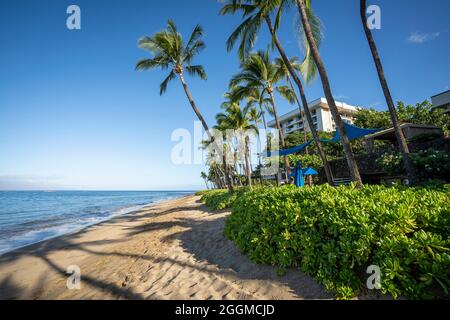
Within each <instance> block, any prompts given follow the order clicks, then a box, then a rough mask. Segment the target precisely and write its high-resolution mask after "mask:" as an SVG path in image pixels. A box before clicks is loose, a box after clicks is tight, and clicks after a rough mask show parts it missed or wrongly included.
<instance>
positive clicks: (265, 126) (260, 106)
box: [259, 105, 267, 130]
mask: <svg viewBox="0 0 450 320" xmlns="http://www.w3.org/2000/svg"><path fill="white" fill-rule="evenodd" d="M259 108H260V109H261V117H262V120H263V124H264V129H265V130H267V122H266V117H265V116H264V113H265V112H264V110H263V107H262V105H259Z"/></svg>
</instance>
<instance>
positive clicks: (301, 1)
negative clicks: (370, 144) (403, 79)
mask: <svg viewBox="0 0 450 320" xmlns="http://www.w3.org/2000/svg"><path fill="white" fill-rule="evenodd" d="M296 2H297V6H298V10H299V13H300V17H301V20H302V24H303V28H304V30H305V35H306V39H307V40H308V44H309V47H310V49H311V52H312V55H313V58H314V61H315V63H316V66H317V69H318V71H319V74H320V79H321V81H322V86H323V91H324V93H325V97H326V99H327V102H328V106H329V107H330V111H331V114H332V115H333V118H334V121H335V122H336V126H337V129H338V131H339V134H340V135H341V142H342V145H343V147H344V153H345V157H346V159H347V164H348V167H349V170H350V176H351V178H352V180H353V181H354V182H355V183H356V186H357V187H358V188H361V187H362V186H363V183H362V179H361V176H360V174H359V170H358V165H357V163H356V160H355V156H354V155H353V151H352V148H351V146H350V140H349V139H348V136H347V133H346V132H345V127H344V122H343V121H342V119H341V116H340V114H339V110H338V108H337V106H336V102H335V101H334V98H333V94H332V92H331V87H330V83H329V80H328V75H327V72H326V69H325V65H324V63H323V61H322V58H321V56H320V53H319V50H318V48H317V45H316V43H315V41H314V37H313V34H312V31H311V26H310V24H309V21H308V15H307V12H306V5H305V0H296Z"/></svg>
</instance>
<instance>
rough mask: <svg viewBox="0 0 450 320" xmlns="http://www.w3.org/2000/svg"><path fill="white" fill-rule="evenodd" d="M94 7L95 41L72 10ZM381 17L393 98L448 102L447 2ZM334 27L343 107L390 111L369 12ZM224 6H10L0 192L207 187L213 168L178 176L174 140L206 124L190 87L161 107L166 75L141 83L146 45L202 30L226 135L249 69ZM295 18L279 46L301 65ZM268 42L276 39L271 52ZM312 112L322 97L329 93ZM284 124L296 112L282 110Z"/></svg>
mask: <svg viewBox="0 0 450 320" xmlns="http://www.w3.org/2000/svg"><path fill="white" fill-rule="evenodd" d="M70 4H76V5H78V6H80V8H81V17H82V30H77V31H69V30H68V29H67V28H66V18H67V14H66V8H67V7H68V6H69V5H70ZM369 4H377V5H379V6H380V7H381V10H382V29H381V30H378V31H375V32H374V35H375V38H376V41H377V44H378V46H379V51H380V53H381V56H382V59H383V62H384V67H385V69H386V74H387V76H388V80H389V83H390V87H391V90H392V94H393V96H394V98H395V99H396V100H403V101H405V102H406V103H416V102H419V101H423V100H425V99H428V98H429V97H430V96H432V95H434V94H436V93H440V92H442V91H444V90H447V89H449V85H450V83H449V82H450V81H449V80H450V79H449V78H448V77H449V74H450V59H448V53H449V52H450V41H449V35H450V34H449V32H450V30H449V29H450V28H449V27H450V23H449V21H450V20H449V19H448V12H450V2H449V1H448V0H432V1H429V2H427V4H426V5H423V1H419V0H395V1H392V0H383V1H381V0H379V1H369ZM313 5H314V8H315V10H316V13H317V14H318V16H319V17H320V18H321V19H322V21H323V22H324V25H325V27H326V30H325V40H324V42H323V45H322V47H321V52H322V55H323V58H324V61H325V63H326V66H327V69H328V73H329V77H330V80H331V85H332V89H333V92H334V95H335V96H336V98H337V99H339V100H344V101H346V102H348V103H350V104H354V105H361V106H373V107H376V108H377V109H380V110H381V109H384V108H385V103H384V98H383V95H382V92H381V89H380V86H379V83H378V81H377V76H376V72H375V68H374V66H373V62H372V60H371V56H370V52H369V49H368V46H367V43H366V40H365V37H364V34H363V31H362V28H361V24H360V20H359V11H358V10H359V9H358V5H359V1H357V0H341V1H313ZM220 6H221V5H220V3H218V1H216V0H189V1H188V0H166V1H154V0H151V1H150V0H145V1H144V0H132V1H124V0H108V1H106V0H72V1H64V0H40V1H34V0H23V1H12V0H5V1H2V2H1V4H0V34H1V39H2V50H1V53H0V55H1V59H0V70H1V72H0V154H1V157H0V189H102V190H110V189H116V190H150V189H195V188H201V187H202V181H201V179H200V178H199V174H200V171H201V170H202V169H203V168H202V166H200V165H189V166H187V165H183V166H175V165H173V164H172V163H171V159H170V155H171V149H172V148H173V146H174V145H175V142H172V141H171V139H170V137H171V134H172V132H173V130H175V129H177V128H186V129H189V130H190V131H193V121H194V120H195V116H194V114H193V112H192V110H191V109H190V107H189V105H188V103H187V100H186V97H185V95H184V92H183V91H182V88H181V86H180V84H179V83H178V82H173V83H171V85H170V86H169V89H168V91H167V93H166V94H165V95H164V96H162V97H160V96H159V83H160V82H161V81H162V79H163V78H164V77H165V73H164V72H160V71H153V72H145V73H138V72H135V71H134V65H135V63H136V61H137V60H138V59H140V58H143V57H146V55H147V54H146V52H144V51H142V50H141V49H139V48H138V47H137V40H138V38H139V37H141V36H143V35H151V34H153V33H154V32H156V31H158V30H160V29H162V28H163V27H164V26H165V25H166V21H167V19H168V18H172V19H173V20H175V21H176V23H177V24H178V27H179V29H180V31H181V32H182V33H183V34H184V35H185V36H186V37H187V36H188V34H189V33H190V32H191V30H192V29H193V27H194V25H195V24H196V23H200V24H201V25H202V26H203V27H204V29H205V32H206V35H205V41H206V44H207V48H206V50H205V51H203V52H202V53H201V54H200V55H199V56H198V57H197V59H196V62H198V63H200V64H203V65H204V67H205V69H206V71H207V73H208V81H206V82H204V81H201V80H198V79H192V78H188V79H187V81H188V83H189V85H190V88H191V91H192V94H193V96H194V98H195V99H196V101H197V103H198V105H199V107H200V109H201V111H202V113H203V114H204V115H205V118H206V120H207V122H208V123H209V124H210V125H211V124H212V123H213V119H214V115H215V114H216V113H217V112H218V110H219V105H220V103H221V101H222V96H223V93H224V92H225V91H226V89H227V83H228V80H229V79H230V77H231V76H232V75H233V74H234V73H235V72H236V71H237V70H238V66H239V62H238V59H237V56H236V54H235V52H231V53H227V52H226V49H225V41H226V39H227V37H228V35H229V34H230V33H231V31H232V30H233V29H234V28H235V27H236V26H237V24H238V23H239V21H240V19H239V17H237V16H236V17H233V16H226V17H219V16H218V14H217V13H218V11H219V9H220ZM294 21H295V18H294V13H293V12H291V13H288V14H287V15H286V16H285V17H284V20H283V26H282V29H281V30H280V38H281V40H282V42H283V43H284V45H285V48H286V50H287V51H288V53H289V55H291V56H293V55H301V52H300V50H299V47H298V44H297V38H296V36H295V22H294ZM268 40H269V37H268V35H267V32H266V30H264V29H263V32H261V34H260V37H259V39H258V47H261V48H265V47H266V46H267V43H268ZM306 91H307V92H306V93H307V97H308V100H314V99H316V98H319V97H321V96H323V93H322V88H321V86H320V81H319V80H316V81H315V82H314V83H313V84H311V85H310V86H308V87H307V90H306ZM278 100H279V104H280V109H281V110H280V112H287V111H289V110H291V109H292V107H290V106H289V105H287V104H286V103H284V102H282V101H281V100H280V99H278Z"/></svg>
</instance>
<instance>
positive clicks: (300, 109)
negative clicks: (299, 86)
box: [287, 74, 309, 154]
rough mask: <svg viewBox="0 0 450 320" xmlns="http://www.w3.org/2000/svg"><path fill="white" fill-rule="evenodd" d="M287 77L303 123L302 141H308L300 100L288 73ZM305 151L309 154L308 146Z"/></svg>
mask: <svg viewBox="0 0 450 320" xmlns="http://www.w3.org/2000/svg"><path fill="white" fill-rule="evenodd" d="M287 79H288V82H289V86H290V87H291V90H292V92H293V93H294V98H295V101H296V102H297V106H298V111H299V112H300V119H301V120H302V123H303V142H304V143H307V142H308V135H307V134H306V128H305V119H304V117H303V111H302V106H301V104H300V101H299V100H298V97H297V93H296V92H295V90H294V85H293V84H292V80H291V76H290V74H289V75H288V76H287ZM305 153H306V154H309V150H308V148H306V149H305Z"/></svg>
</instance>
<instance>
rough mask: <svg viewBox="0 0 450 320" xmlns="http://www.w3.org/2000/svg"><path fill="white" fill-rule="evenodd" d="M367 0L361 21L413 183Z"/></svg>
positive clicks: (405, 165) (409, 159) (362, 4)
mask: <svg viewBox="0 0 450 320" xmlns="http://www.w3.org/2000/svg"><path fill="white" fill-rule="evenodd" d="M366 8H367V5H366V0H360V14H361V22H362V24H363V27H364V33H365V34H366V38H367V42H368V43H369V47H370V51H371V52H372V57H373V60H374V62H375V66H376V68H377V73H378V78H379V80H380V84H381V88H382V89H383V93H384V97H385V99H386V103H387V106H388V108H389V113H390V115H391V121H392V125H393V126H394V131H395V136H396V138H397V143H398V145H399V148H400V152H401V154H402V158H403V165H404V167H405V171H406V174H407V176H408V180H409V182H410V183H411V184H415V183H416V174H415V170H414V166H413V164H412V161H411V157H410V152H409V147H408V144H407V142H406V139H405V136H404V134H403V131H402V129H401V127H400V123H399V121H398V117H397V112H396V110H395V106H394V101H393V99H392V95H391V91H390V90H389V86H388V83H387V80H386V77H385V74H384V69H383V65H382V63H381V58H380V55H379V53H378V49H377V45H376V43H375V40H374V39H373V36H372V32H371V31H370V29H369V27H368V26H367V17H366Z"/></svg>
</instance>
